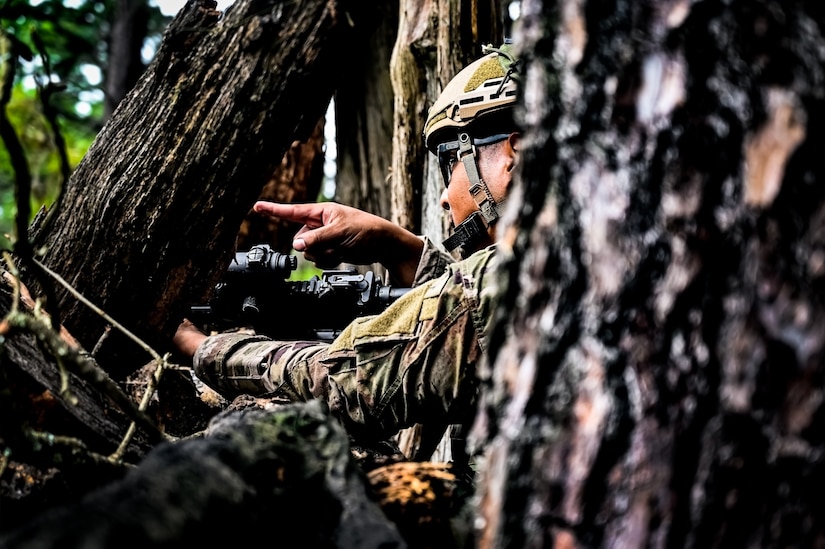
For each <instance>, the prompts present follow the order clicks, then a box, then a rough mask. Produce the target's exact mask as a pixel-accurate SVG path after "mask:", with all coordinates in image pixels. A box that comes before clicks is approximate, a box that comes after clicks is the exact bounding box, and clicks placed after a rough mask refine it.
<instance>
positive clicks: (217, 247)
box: [34, 0, 370, 373]
mask: <svg viewBox="0 0 825 549" xmlns="http://www.w3.org/2000/svg"><path fill="white" fill-rule="evenodd" d="M211 6H214V3H213V2H210V1H208V0H200V1H193V2H190V3H188V4H187V6H186V7H185V8H184V10H183V11H182V12H181V13H180V14H179V15H178V17H177V18H176V19H175V20H174V21H173V22H172V23H171V24H170V25H169V27H168V28H167V31H166V33H165V36H164V41H163V44H162V46H161V48H160V51H159V52H158V54H157V56H156V58H155V59H154V61H153V62H152V64H151V65H150V67H149V68H148V69H147V70H146V72H145V73H144V75H143V77H142V78H141V80H140V81H139V82H138V84H137V85H136V86H135V88H134V89H133V90H132V92H131V93H130V94H129V95H128V96H127V97H126V98H125V99H124V100H123V102H122V104H121V107H120V109H119V113H118V116H116V117H113V118H112V119H111V120H110V121H109V122H108V123H107V124H106V126H105V127H104V129H103V130H102V131H101V132H100V134H99V135H98V137H97V139H96V141H95V143H94V144H93V145H92V147H91V148H90V150H89V152H88V153H87V155H86V156H85V158H84V159H83V161H82V162H81V163H80V165H79V166H78V167H77V169H76V170H75V172H74V174H73V175H72V178H71V180H70V182H69V184H68V186H67V188H66V189H65V192H64V196H63V198H62V200H61V201H60V203H59V204H57V205H56V206H55V208H54V210H53V211H52V212H50V213H49V216H48V217H47V219H46V221H45V222H44V223H43V224H41V225H40V226H39V227H38V228H37V230H36V232H35V235H34V237H35V242H36V243H37V245H38V246H42V247H43V249H45V250H46V254H45V257H44V259H43V260H44V262H45V264H46V265H47V266H48V267H50V268H52V269H53V270H55V271H56V272H57V273H59V274H60V275H61V276H62V277H63V278H64V279H65V280H67V281H68V282H69V284H71V285H72V286H73V287H74V288H76V289H77V290H78V291H79V292H80V293H81V294H83V295H85V296H87V297H89V298H90V299H91V300H92V301H93V302H94V303H95V304H97V305H98V306H99V307H101V308H102V309H103V310H105V311H106V312H107V313H108V314H109V315H110V316H112V317H114V318H115V319H117V320H118V321H119V322H120V323H121V324H123V325H125V326H126V327H127V328H129V329H130V330H132V331H133V332H134V333H135V334H137V335H138V336H139V337H141V338H144V339H145V341H146V342H147V343H148V344H150V345H152V346H165V345H167V344H168V340H169V337H170V336H171V334H172V333H173V332H174V329H175V327H176V326H177V324H178V322H179V321H180V319H181V318H182V317H183V316H184V313H185V311H186V307H188V306H189V305H191V304H194V303H198V302H200V301H202V299H203V297H204V296H205V294H206V293H207V292H208V291H209V290H210V289H211V288H212V287H213V285H214V283H215V282H216V281H217V278H218V277H219V276H220V275H221V274H222V272H223V271H224V269H225V267H226V266H227V264H228V262H229V260H230V259H231V257H232V251H233V250H232V248H233V244H234V241H235V237H236V235H237V233H238V230H239V228H240V225H241V222H242V220H243V219H244V217H245V216H246V215H247V213H248V211H249V208H250V207H251V205H252V203H253V202H254V201H255V199H256V198H257V197H258V196H259V195H260V192H261V189H262V188H263V186H264V184H265V183H266V182H267V181H268V179H269V178H270V176H271V175H272V173H273V172H274V171H275V168H276V167H277V166H278V165H279V163H280V162H281V159H282V158H283V156H284V153H285V152H286V151H287V149H288V148H289V147H290V145H291V144H292V142H293V141H294V140H295V139H299V140H303V139H306V138H307V137H308V136H309V135H310V133H311V132H312V130H313V128H315V126H316V124H317V123H318V121H319V120H320V119H321V117H322V116H323V113H324V111H325V109H326V106H327V104H328V103H329V99H330V97H331V95H332V91H333V89H334V88H335V87H336V85H337V84H338V82H340V81H341V79H342V78H346V77H347V72H346V71H345V70H343V69H344V67H345V66H346V63H345V62H344V60H345V59H346V55H345V54H346V51H347V49H346V48H345V47H344V45H345V44H347V43H348V41H349V40H351V38H352V36H353V33H355V32H363V30H364V29H362V27H360V26H359V25H358V22H359V21H360V18H359V16H360V14H361V11H360V10H363V9H369V7H370V6H369V5H368V3H363V2H355V3H348V2H333V3H329V2H320V1H315V0H313V1H308V2H302V3H300V4H296V3H282V2H274V1H271V2H261V1H254V2H253V1H251V0H239V1H238V2H237V3H235V4H234V5H232V6H231V8H230V9H229V10H228V11H227V13H226V14H225V15H224V16H223V17H219V16H220V12H217V11H214V10H213V9H211ZM58 296H59V298H58V304H59V307H60V311H61V317H62V319H63V320H64V322H65V325H66V326H67V327H68V328H69V330H70V331H71V332H72V333H73V334H74V335H75V336H76V337H77V338H78V340H79V341H80V342H81V344H82V345H84V346H85V347H86V348H87V349H91V348H92V347H93V346H94V345H95V344H96V342H98V340H99V339H100V338H101V335H102V334H103V333H104V328H105V325H106V322H105V321H104V320H102V319H101V318H100V317H98V316H97V315H96V314H95V313H94V312H93V311H91V310H90V309H88V308H87V307H86V306H85V305H82V304H80V303H79V302H77V301H76V300H75V299H74V298H73V297H70V296H69V295H68V294H67V293H66V292H65V291H64V290H62V289H58ZM122 346H124V340H123V339H122V338H120V337H119V336H118V335H117V334H115V335H114V337H110V338H109V340H108V341H106V342H105V343H103V345H101V347H100V353H101V354H100V355H98V356H99V357H104V356H106V355H107V353H109V352H111V353H114V352H115V351H114V350H115V349H117V348H118V347H122ZM117 355H118V356H122V353H120V352H119V353H117ZM141 360H144V361H145V357H144V359H135V361H122V362H121V361H119V362H120V365H119V367H118V369H121V368H123V369H124V370H125V371H130V370H131V369H132V367H133V366H134V365H135V363H140V362H141ZM130 362H131V363H130ZM111 363H114V361H111ZM120 373H123V372H120Z"/></svg>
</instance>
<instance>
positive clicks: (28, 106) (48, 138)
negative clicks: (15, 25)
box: [0, 83, 95, 248]
mask: <svg viewBox="0 0 825 549" xmlns="http://www.w3.org/2000/svg"><path fill="white" fill-rule="evenodd" d="M41 107H42V105H41V103H40V99H39V98H38V97H37V92H36V90H31V89H29V90H26V89H25V88H24V87H23V86H22V85H21V84H19V83H18V84H17V85H15V87H14V90H13V93H12V98H11V101H10V102H9V104H8V106H7V108H6V113H7V116H8V118H9V121H10V122H11V124H12V126H13V127H14V128H15V130H16V132H17V136H18V138H19V139H20V142H21V145H22V146H23V150H24V151H25V152H26V161H27V163H28V166H29V170H30V172H31V178H32V193H31V197H30V202H31V211H32V213H36V212H37V211H38V210H39V209H40V207H41V206H49V205H51V204H52V203H53V202H54V201H55V199H56V198H57V197H58V195H59V193H60V185H61V183H62V175H61V168H60V158H59V155H58V151H57V149H56V146H55V143H54V134H53V132H52V130H51V128H50V127H49V124H48V122H47V121H46V119H45V117H44V116H43V114H42V108H41ZM59 125H60V132H61V134H62V135H63V138H64V140H65V141H66V153H67V155H68V158H69V165H70V166H71V167H72V168H73V167H75V166H77V164H78V163H79V162H80V160H81V159H82V158H83V155H84V154H86V151H87V150H88V148H89V146H90V145H91V144H92V141H93V140H94V138H95V131H94V129H93V128H90V127H89V126H88V125H87V124H84V123H82V122H81V121H78V120H68V119H64V120H60V121H59ZM16 212H17V206H16V193H15V174H14V171H13V170H12V166H11V162H10V159H9V153H8V151H7V150H6V148H5V147H0V235H3V236H2V238H0V247H3V248H8V247H9V246H10V245H11V242H10V241H9V240H8V239H7V237H6V236H5V235H7V234H12V231H13V227H14V216H15V215H16ZM14 236H15V237H16V235H14Z"/></svg>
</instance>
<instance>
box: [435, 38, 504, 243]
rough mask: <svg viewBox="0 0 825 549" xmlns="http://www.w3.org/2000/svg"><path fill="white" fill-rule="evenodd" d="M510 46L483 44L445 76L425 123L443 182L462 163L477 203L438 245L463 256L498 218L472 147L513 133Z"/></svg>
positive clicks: (497, 208)
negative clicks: (479, 55) (478, 53)
mask: <svg viewBox="0 0 825 549" xmlns="http://www.w3.org/2000/svg"><path fill="white" fill-rule="evenodd" d="M511 49H512V46H511V45H510V44H509V43H508V42H505V43H504V45H503V46H501V47H500V48H494V47H492V46H484V48H483V50H482V52H483V53H484V54H485V55H484V57H482V58H481V59H479V60H477V61H475V62H473V63H471V64H470V65H468V66H467V67H465V68H464V69H462V70H461V71H460V72H459V73H458V74H457V75H456V76H455V77H454V78H453V79H452V80H450V82H449V84H447V86H446V87H445V88H444V91H443V92H441V95H440V96H439V97H438V99H437V100H436V102H435V103H434V104H433V106H432V107H431V108H430V110H429V113H428V115H427V121H426V123H425V124H424V144H425V145H426V147H427V148H428V149H429V150H430V151H431V152H432V153H433V154H435V155H436V158H437V159H438V165H439V168H440V169H441V175H442V177H443V178H444V185H445V186H447V187H449V185H450V178H451V174H452V170H453V166H454V165H455V163H456V162H461V163H462V164H463V165H464V169H465V171H466V172H467V178H468V179H469V181H470V188H469V193H470V195H471V196H472V198H473V200H474V201H475V202H476V204H477V206H478V211H476V212H474V213H472V214H470V216H469V217H467V219H465V220H464V221H462V222H461V223H460V224H459V225H457V226H456V227H455V229H454V231H453V234H452V235H450V237H449V238H447V239H446V240H445V241H444V243H443V244H444V247H445V248H446V249H447V251H450V252H451V251H453V250H455V249H457V248H461V255H462V256H466V253H467V252H468V251H471V250H472V249H474V247H476V246H477V245H479V244H480V243H481V242H482V241H483V239H484V238H485V235H487V231H488V229H489V227H490V226H491V225H492V224H493V223H495V222H496V221H497V220H498V219H499V218H500V217H501V201H499V202H496V201H495V199H493V195H492V193H491V192H490V189H489V188H488V187H487V184H486V183H485V182H484V179H483V178H482V177H481V173H480V172H479V167H478V162H477V149H476V147H477V146H481V145H489V144H492V143H497V142H499V141H503V140H505V139H507V138H508V137H509V136H510V134H511V133H512V132H515V131H518V129H517V127H516V124H515V121H514V119H513V108H512V107H513V105H514V104H515V102H516V98H517V83H518V82H517V78H518V75H519V63H518V61H517V60H516V58H515V57H514V56H513V54H512V53H511Z"/></svg>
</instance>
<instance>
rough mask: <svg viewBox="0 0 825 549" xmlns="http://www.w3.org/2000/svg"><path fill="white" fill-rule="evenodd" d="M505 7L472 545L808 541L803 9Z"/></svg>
mask: <svg viewBox="0 0 825 549" xmlns="http://www.w3.org/2000/svg"><path fill="white" fill-rule="evenodd" d="M522 17H523V19H522V20H521V22H520V27H519V31H518V32H517V41H516V43H517V44H518V47H519V50H520V51H521V53H522V55H523V57H524V59H525V60H526V62H527V66H528V73H527V78H526V81H525V84H524V87H523V89H524V90H527V91H529V93H526V94H525V97H524V98H523V99H524V108H523V122H524V124H525V127H526V134H525V138H524V140H523V142H522V147H521V151H522V155H523V156H522V158H523V162H522V164H521V166H522V169H521V171H520V174H519V184H518V186H517V189H516V192H515V194H514V196H513V198H512V200H510V202H511V204H510V208H509V210H508V218H507V222H506V223H505V226H504V227H503V228H502V231H503V232H502V234H503V235H506V237H505V242H507V243H509V246H505V248H504V253H505V254H506V256H507V257H508V261H507V263H506V266H507V269H506V271H507V272H508V273H509V277H510V280H512V281H513V285H511V286H510V289H509V291H508V293H507V294H506V296H505V297H504V301H505V302H504V304H503V307H502V313H501V314H502V322H501V323H500V324H499V330H498V333H497V335H496V336H495V337H494V338H493V340H492V341H491V345H490V348H491V349H493V350H494V353H493V354H494V357H493V358H494V360H493V361H492V362H493V368H492V370H491V372H490V373H489V377H488V385H487V387H486V390H485V394H486V398H485V404H484V406H483V407H482V409H481V414H480V415H479V422H478V425H477V428H476V430H475V437H476V438H475V439H476V440H477V441H478V442H484V443H485V444H484V447H485V448H487V451H486V458H485V460H484V461H483V463H484V465H485V466H484V469H483V470H484V471H485V479H484V481H483V482H482V487H481V494H480V498H481V499H480V501H481V506H480V509H479V510H480V513H481V515H482V517H483V519H484V520H482V521H480V524H483V528H482V530H481V532H480V538H479V546H480V547H550V546H556V547H559V546H562V547H780V546H781V547H816V546H820V545H822V543H823V540H825V525H823V522H822V520H821V517H822V516H823V511H825V495H823V492H822V490H821V489H820V486H821V483H822V480H823V478H824V477H825V464H824V463H823V455H825V454H823V450H825V441H824V440H823V435H822V433H823V432H825V429H824V428H823V427H825V413H823V412H825V409H823V398H822V390H823V388H822V380H823V374H825V369H823V367H824V366H825V352H824V351H825V330H823V328H822V327H823V321H825V291H823V290H824V289H825V231H823V226H825V225H823V220H825V185H823V177H825V163H823V159H825V157H823V155H822V143H823V135H822V128H823V127H825V124H823V122H825V120H824V119H825V108H823V107H825V102H824V101H823V94H822V89H823V79H824V78H825V58H824V56H823V54H822V51H823V48H824V47H825V38H824V37H823V28H825V11H823V9H822V8H821V7H820V4H814V3H810V2H794V3H787V2H777V1H760V2H750V1H732V2H723V1H711V2H699V3H693V4H685V3H678V2H660V3H653V4H650V3H642V4H639V3H637V2H631V1H618V2H612V3H598V4H592V3H590V4H587V3H586V4H582V3H580V2H558V3H557V2H543V1H541V0H525V1H523V2H522ZM516 281H518V283H517V284H516ZM504 311H508V312H507V313H505V312H504ZM509 311H512V312H509Z"/></svg>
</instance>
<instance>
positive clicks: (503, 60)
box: [174, 44, 519, 441]
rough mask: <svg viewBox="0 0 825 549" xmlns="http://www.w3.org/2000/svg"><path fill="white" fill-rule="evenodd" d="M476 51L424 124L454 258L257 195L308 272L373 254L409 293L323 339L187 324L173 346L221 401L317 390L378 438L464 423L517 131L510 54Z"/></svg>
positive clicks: (331, 214) (397, 230)
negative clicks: (287, 230)
mask: <svg viewBox="0 0 825 549" xmlns="http://www.w3.org/2000/svg"><path fill="white" fill-rule="evenodd" d="M485 54H486V55H484V57H482V58H481V59H479V60H477V61H475V62H473V63H472V64H470V65H469V66H467V67H466V68H465V69H463V70H462V71H461V72H459V73H458V75H456V77H455V78H454V79H453V80H452V81H450V83H449V84H448V85H447V87H446V88H445V89H444V91H443V92H442V94H441V96H440V97H439V98H438V100H437V101H436V102H435V104H434V105H433V106H432V108H431V109H430V110H429V113H428V117H427V121H426V125H425V132H424V138H425V144H426V146H427V148H428V149H429V150H430V151H431V152H432V153H434V154H435V155H436V156H437V158H438V162H439V166H440V168H441V172H442V176H443V178H444V184H445V190H444V191H443V193H442V195H441V198H440V203H441V206H442V207H443V208H444V209H445V210H447V211H449V213H450V215H451V217H452V222H453V225H454V227H455V230H454V232H453V234H452V235H451V236H450V237H449V238H448V239H447V240H445V242H444V247H445V248H446V249H447V251H450V252H451V251H453V250H459V253H460V254H461V256H462V258H463V259H462V260H461V261H458V262H455V260H454V259H453V258H452V256H450V255H448V254H447V253H445V252H443V251H441V250H439V249H438V248H437V247H436V246H435V245H434V243H432V242H431V241H430V240H429V239H427V238H426V237H419V236H417V235H415V234H413V233H411V232H409V231H407V230H405V229H403V228H401V227H399V226H397V225H395V224H393V223H391V222H389V221H387V220H385V219H382V218H380V217H377V216H374V215H372V214H369V213H366V212H363V211H360V210H357V209H354V208H350V207H347V206H344V205H341V204H334V203H319V204H301V205H296V204H291V205H290V204H275V203H270V202H258V203H256V204H255V206H254V209H255V211H256V212H259V213H261V214H266V215H270V216H273V217H277V218H281V219H286V220H290V221H296V222H300V223H303V224H304V225H303V227H302V228H301V229H300V231H298V233H297V234H296V236H295V239H294V241H293V246H294V248H295V250H297V251H299V252H303V253H304V255H305V257H306V258H307V259H309V260H311V261H313V262H315V263H316V264H317V265H318V266H319V267H321V268H329V267H331V266H334V265H337V264H338V263H340V262H342V261H345V262H347V263H353V264H369V263H381V264H383V265H384V266H385V267H386V268H387V269H388V271H389V272H390V274H391V277H392V278H393V281H394V282H396V283H398V284H400V285H403V286H409V287H412V290H411V291H410V292H408V293H407V294H405V295H404V296H403V297H401V298H400V299H398V300H397V301H396V302H395V303H393V304H392V305H391V306H390V307H389V308H387V309H386V310H385V311H384V312H383V313H381V314H378V315H375V316H369V317H363V318H357V319H355V320H354V321H353V322H352V323H351V324H350V325H349V326H348V327H347V328H345V329H344V331H343V332H342V333H341V334H340V336H339V337H337V338H336V339H335V340H334V341H333V342H331V343H324V342H317V341H275V340H272V339H270V338H267V337H263V336H254V335H243V334H218V335H212V336H207V335H205V334H203V333H202V332H200V331H199V330H198V329H197V328H196V327H195V326H194V325H192V324H191V323H190V322H188V321H184V322H183V323H182V324H181V325H180V327H179V328H178V331H177V332H176V334H175V336H174V344H175V345H176V347H177V348H178V349H179V350H180V351H181V352H182V353H183V354H185V355H186V356H192V357H193V358H192V360H193V367H194V370H195V373H196V375H197V376H198V377H199V378H200V379H201V380H202V381H203V382H205V383H206V384H207V385H209V386H210V387H212V388H213V389H215V390H216V391H218V392H219V393H221V394H222V395H224V396H226V397H230V398H231V397H234V396H237V395H240V394H249V395H253V396H263V395H266V396H268V397H281V398H285V399H288V400H290V401H305V400H308V399H313V398H318V399H323V400H325V401H326V402H327V403H328V405H329V408H330V410H331V411H332V413H333V414H334V415H336V416H337V417H338V418H339V419H340V420H341V421H342V422H343V424H344V426H345V427H346V428H347V430H348V431H349V433H350V435H351V436H352V437H354V438H355V440H366V441H368V440H376V441H378V440H384V439H387V438H388V437H391V436H392V435H394V434H396V433H397V432H398V431H399V430H401V429H403V428H405V427H408V426H410V425H413V424H415V423H420V424H423V425H427V424H428V423H436V424H439V425H443V426H445V427H446V426H447V425H448V424H450V423H457V424H465V425H466V424H468V423H470V422H471V421H472V418H473V413H474V406H473V405H474V401H475V396H476V386H477V383H476V369H477V367H478V366H479V364H480V361H481V360H482V357H483V355H484V353H485V351H486V350H487V345H488V337H489V331H490V328H491V326H492V317H493V312H494V308H495V299H496V295H497V291H496V288H495V282H496V280H495V272H494V271H495V267H496V245H495V236H496V226H495V224H496V221H497V220H498V219H499V217H500V214H501V205H502V201H503V200H504V198H505V197H506V195H507V192H508V190H509V187H510V184H511V180H512V171H513V168H514V166H515V162H516V157H517V146H518V138H519V134H518V132H517V126H516V124H515V122H514V120H513V106H514V103H515V101H516V93H517V77H518V63H517V62H516V60H515V59H514V58H513V56H512V54H511V52H510V46H509V45H506V44H505V45H504V46H502V47H501V48H492V47H487V48H485Z"/></svg>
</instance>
